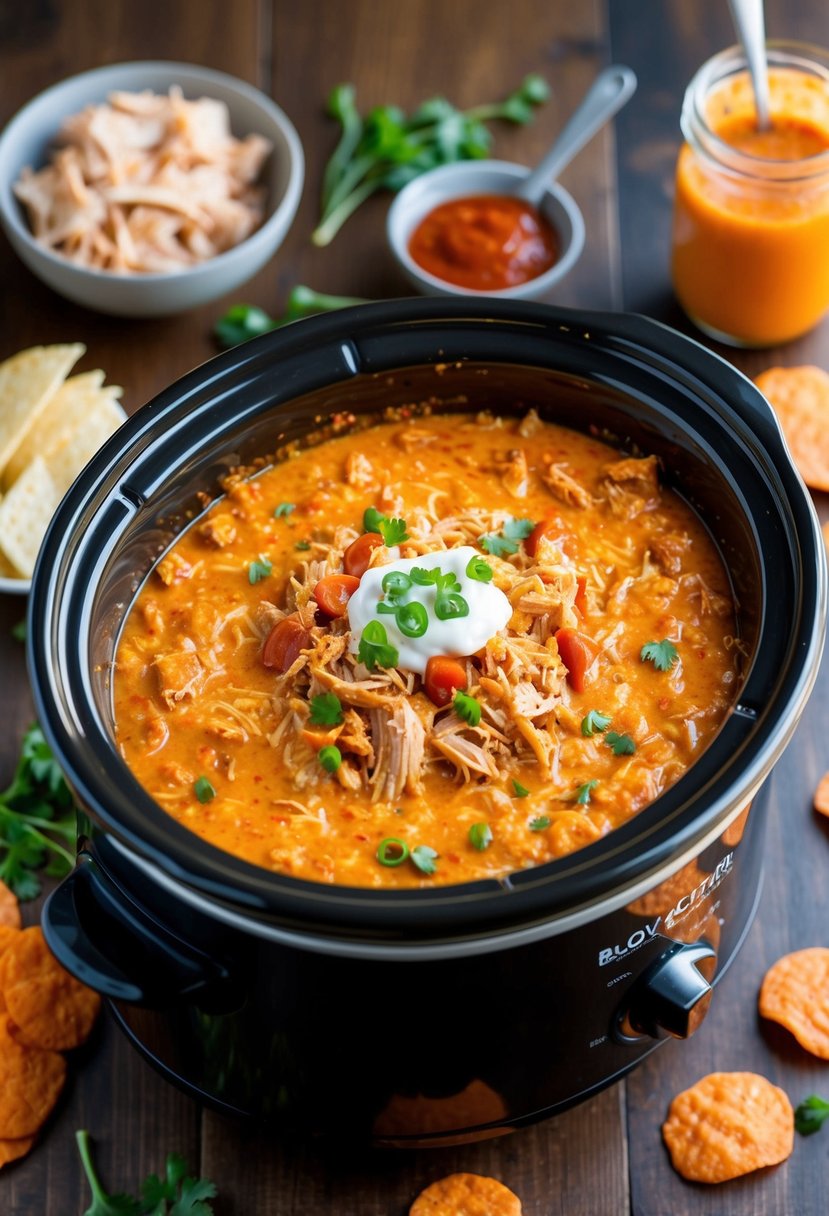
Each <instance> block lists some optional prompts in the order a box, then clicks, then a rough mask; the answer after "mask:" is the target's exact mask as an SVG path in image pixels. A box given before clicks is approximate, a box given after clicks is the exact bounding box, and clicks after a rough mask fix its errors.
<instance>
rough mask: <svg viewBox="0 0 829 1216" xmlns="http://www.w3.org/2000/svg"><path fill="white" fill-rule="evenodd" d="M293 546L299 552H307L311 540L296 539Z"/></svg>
mask: <svg viewBox="0 0 829 1216" xmlns="http://www.w3.org/2000/svg"><path fill="white" fill-rule="evenodd" d="M294 548H295V549H299V550H300V552H301V553H307V552H308V550H309V549H310V548H311V542H310V540H298V541H297V543H296V544H295V545H294Z"/></svg>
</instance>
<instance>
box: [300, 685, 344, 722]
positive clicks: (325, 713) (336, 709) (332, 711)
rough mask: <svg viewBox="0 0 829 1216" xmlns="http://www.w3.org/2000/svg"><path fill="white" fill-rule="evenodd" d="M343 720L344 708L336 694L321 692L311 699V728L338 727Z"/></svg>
mask: <svg viewBox="0 0 829 1216" xmlns="http://www.w3.org/2000/svg"><path fill="white" fill-rule="evenodd" d="M342 720H343V707H342V704H341V702H340V698H339V697H338V696H337V694H336V693H335V692H321V693H319V694H318V695H317V696H316V697H312V698H311V715H310V717H309V718H308V722H309V723H310V725H311V726H338V725H339V724H340V722H342Z"/></svg>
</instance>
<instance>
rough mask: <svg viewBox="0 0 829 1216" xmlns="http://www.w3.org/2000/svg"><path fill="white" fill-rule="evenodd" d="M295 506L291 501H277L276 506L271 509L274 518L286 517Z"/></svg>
mask: <svg viewBox="0 0 829 1216" xmlns="http://www.w3.org/2000/svg"><path fill="white" fill-rule="evenodd" d="M295 507H296V503H293V502H281V503H279V504H278V506H276V507H274V511H273V517H274V519H287V518H288V516H289V515H290V514H291V512H292V511H293V510H294V509H295Z"/></svg>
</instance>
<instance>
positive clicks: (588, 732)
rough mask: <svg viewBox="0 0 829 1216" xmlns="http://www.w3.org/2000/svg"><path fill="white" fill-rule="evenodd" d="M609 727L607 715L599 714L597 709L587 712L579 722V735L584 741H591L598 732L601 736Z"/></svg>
mask: <svg viewBox="0 0 829 1216" xmlns="http://www.w3.org/2000/svg"><path fill="white" fill-rule="evenodd" d="M608 726H610V717H609V715H608V714H600V713H599V711H598V710H597V709H591V710H589V711H588V712H587V713H586V714H585V715H584V717H583V718H582V720H581V733H582V734H583V735H584V737H585V738H586V739H592V737H593V735H595V734H596V732H597V731H598V733H599V734H602V733H603V732H604V731H606V730H607V728H608Z"/></svg>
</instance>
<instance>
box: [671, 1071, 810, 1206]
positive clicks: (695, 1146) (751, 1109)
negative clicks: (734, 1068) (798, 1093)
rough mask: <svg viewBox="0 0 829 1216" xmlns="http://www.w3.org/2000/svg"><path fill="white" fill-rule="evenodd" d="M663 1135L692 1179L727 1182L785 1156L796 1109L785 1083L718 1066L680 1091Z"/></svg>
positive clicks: (679, 1166) (673, 1161)
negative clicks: (785, 1092)
mask: <svg viewBox="0 0 829 1216" xmlns="http://www.w3.org/2000/svg"><path fill="white" fill-rule="evenodd" d="M662 1135H663V1137H664V1139H665V1144H666V1145H667V1147H668V1152H669V1153H670V1154H671V1164H672V1165H673V1167H674V1169H675V1170H676V1171H677V1173H679V1174H681V1175H682V1177H683V1178H687V1179H688V1181H689V1182H727V1181H728V1180H729V1179H730V1178H739V1177H741V1176H742V1175H743V1174H750V1173H752V1171H753V1170H759V1169H761V1168H762V1167H763V1166H765V1165H778V1164H779V1163H780V1162H781V1161H785V1160H786V1158H787V1157H788V1156H789V1155H790V1154H791V1151H792V1149H793V1148H794V1111H793V1110H792V1104H791V1102H790V1101H789V1099H788V1098H787V1097H786V1095H785V1094H784V1093H783V1090H782V1089H778V1088H777V1086H776V1085H772V1083H771V1081H767V1080H766V1078H765V1077H761V1076H758V1075H757V1074H756V1073H753V1072H713V1073H710V1074H709V1075H708V1076H707V1077H702V1079H701V1080H699V1081H697V1083H696V1085H692V1086H691V1088H690V1089H686V1090H684V1092H683V1093H681V1094H678V1095H677V1097H676V1098H674V1100H673V1102H672V1103H671V1109H670V1110H669V1112H668V1118H667V1120H666V1122H665V1123H663V1125H662Z"/></svg>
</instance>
